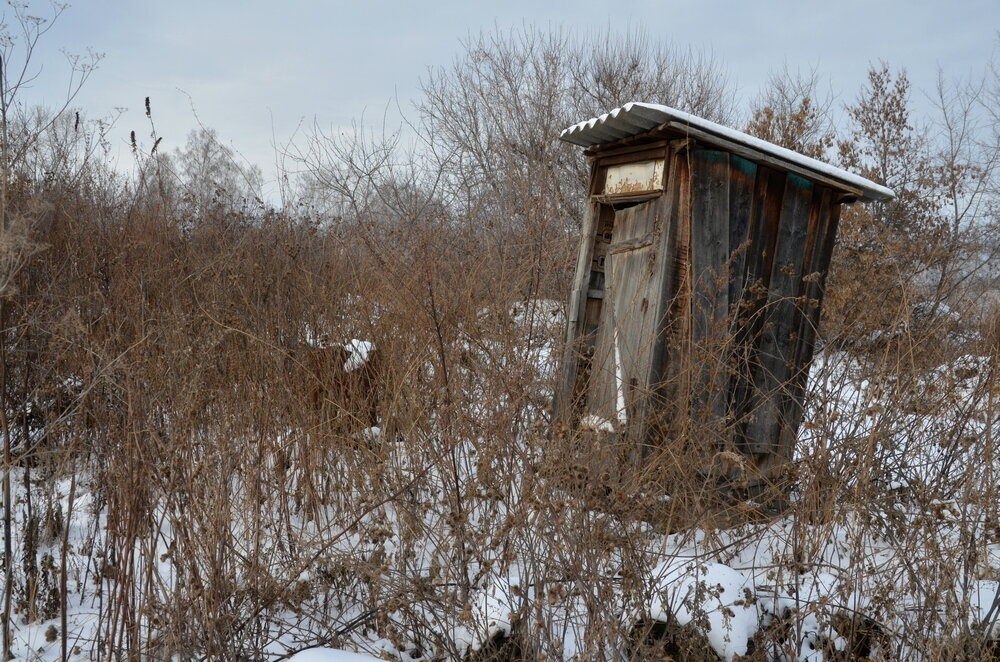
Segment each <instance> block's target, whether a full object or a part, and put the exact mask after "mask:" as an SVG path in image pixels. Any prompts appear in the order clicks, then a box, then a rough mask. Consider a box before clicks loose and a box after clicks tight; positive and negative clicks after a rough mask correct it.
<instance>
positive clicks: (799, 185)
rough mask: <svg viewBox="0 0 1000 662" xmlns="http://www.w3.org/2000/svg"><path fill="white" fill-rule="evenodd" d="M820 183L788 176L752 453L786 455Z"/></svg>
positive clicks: (760, 357)
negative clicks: (803, 287)
mask: <svg viewBox="0 0 1000 662" xmlns="http://www.w3.org/2000/svg"><path fill="white" fill-rule="evenodd" d="M814 188H815V187H814V185H813V183H812V182H810V181H809V180H807V179H803V178H802V177H799V176H797V175H792V174H790V175H788V177H787V179H786V184H785V195H784V199H783V202H782V208H781V218H780V223H779V228H778V241H777V246H776V248H775V255H774V262H773V265H772V270H771V279H770V285H769V293H768V301H767V307H766V309H765V310H764V320H765V322H764V327H763V329H762V331H761V340H760V349H759V353H758V360H757V364H756V366H755V373H756V374H755V375H754V383H755V385H756V388H757V392H758V394H759V397H760V401H759V403H758V406H757V409H756V411H755V412H754V414H753V416H752V417H751V420H750V423H749V425H748V426H747V437H748V439H749V441H750V444H751V449H752V451H753V452H754V453H758V454H775V453H778V454H781V452H782V449H780V448H779V441H780V430H781V427H782V426H784V425H786V423H787V422H786V421H785V420H784V412H785V411H787V406H786V403H785V400H786V398H787V397H788V396H789V393H788V390H787V387H788V378H789V377H790V374H791V368H790V362H791V361H792V360H793V356H792V351H793V348H794V343H795V338H793V335H794V332H795V331H796V330H797V329H798V327H799V324H798V320H797V317H798V315H797V314H796V313H797V309H796V305H795V304H796V298H797V297H798V293H799V285H800V282H801V278H802V260H803V256H802V251H803V249H804V248H805V240H806V234H807V229H808V224H809V216H810V214H811V212H812V204H811V203H812V196H813V190H814Z"/></svg>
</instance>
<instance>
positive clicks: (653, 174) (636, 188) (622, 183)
mask: <svg viewBox="0 0 1000 662" xmlns="http://www.w3.org/2000/svg"><path fill="white" fill-rule="evenodd" d="M662 190H663V159H654V160H650V161H640V162H638V163H622V164H621V165H613V166H609V167H608V171H607V173H606V174H605V177H604V190H603V191H602V193H603V194H604V195H621V194H625V193H648V192H652V191H662Z"/></svg>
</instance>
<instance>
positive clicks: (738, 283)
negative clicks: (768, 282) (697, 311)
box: [729, 155, 757, 306]
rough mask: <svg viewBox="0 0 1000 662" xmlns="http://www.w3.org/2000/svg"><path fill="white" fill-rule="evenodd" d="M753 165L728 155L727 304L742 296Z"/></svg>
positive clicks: (751, 208)
mask: <svg viewBox="0 0 1000 662" xmlns="http://www.w3.org/2000/svg"><path fill="white" fill-rule="evenodd" d="M756 177H757V164H756V163H754V162H753V161H747V160H746V159H744V158H740V157H739V156H733V155H730V157H729V252H730V257H729V260H730V267H729V269H730V278H729V305H730V306H735V305H736V304H737V302H739V300H740V297H741V296H742V295H743V286H744V284H745V283H744V281H743V278H744V277H745V274H746V259H747V252H748V250H749V249H750V218H751V214H752V213H753V208H754V182H755V181H756Z"/></svg>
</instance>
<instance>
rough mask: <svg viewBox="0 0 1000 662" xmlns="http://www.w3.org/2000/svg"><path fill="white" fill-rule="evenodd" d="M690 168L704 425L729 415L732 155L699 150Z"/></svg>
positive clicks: (698, 392) (696, 390)
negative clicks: (726, 322) (726, 321)
mask: <svg viewBox="0 0 1000 662" xmlns="http://www.w3.org/2000/svg"><path fill="white" fill-rule="evenodd" d="M691 168H692V172H691V182H692V184H691V270H692V285H693V292H692V310H691V318H692V319H691V331H692V337H691V341H692V348H693V349H694V351H695V356H693V357H692V360H694V361H695V363H696V366H697V369H696V370H697V374H696V375H695V376H694V379H695V382H694V383H693V384H692V388H693V393H692V399H693V406H694V413H695V415H696V417H697V418H698V419H699V420H700V421H701V424H702V425H703V426H704V424H706V423H707V424H710V425H715V424H719V423H721V422H722V421H723V420H724V418H725V415H726V391H727V388H726V384H725V378H726V372H727V370H726V361H725V357H724V355H722V353H721V352H722V351H723V348H724V342H725V339H724V338H723V337H722V336H723V334H724V330H723V329H722V328H721V326H720V323H721V321H722V320H723V319H725V318H727V317H728V315H729V274H728V260H729V194H730V191H729V154H728V153H726V152H719V151H713V150H704V149H699V150H695V151H694V153H693V154H692V158H691ZM725 332H728V329H726V330H725Z"/></svg>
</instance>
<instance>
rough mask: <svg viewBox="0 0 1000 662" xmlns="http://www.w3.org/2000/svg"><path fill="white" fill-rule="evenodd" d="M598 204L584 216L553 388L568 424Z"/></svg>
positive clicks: (559, 414)
mask: <svg viewBox="0 0 1000 662" xmlns="http://www.w3.org/2000/svg"><path fill="white" fill-rule="evenodd" d="M599 216H600V205H598V204H596V203H591V204H589V205H587V210H586V212H585V214H584V217H583V229H582V233H581V236H580V247H579V250H578V251H577V260H576V274H575V275H574V277H573V289H572V290H571V292H570V305H569V310H567V314H566V344H565V346H564V349H563V357H562V373H561V375H560V379H559V388H558V389H557V391H556V402H555V411H556V412H557V418H559V419H560V420H562V421H563V422H566V423H568V422H569V420H570V418H571V417H572V410H573V407H574V405H573V402H574V401H575V400H576V399H577V397H578V394H577V393H576V390H577V387H578V382H579V380H578V372H579V369H580V366H579V363H580V358H581V352H582V350H583V348H582V343H583V342H584V339H583V338H581V336H582V335H583V333H582V332H583V318H584V312H585V306H586V303H587V286H588V283H589V282H590V265H591V259H592V255H593V249H594V235H595V233H596V232H597V225H598V219H599Z"/></svg>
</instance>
